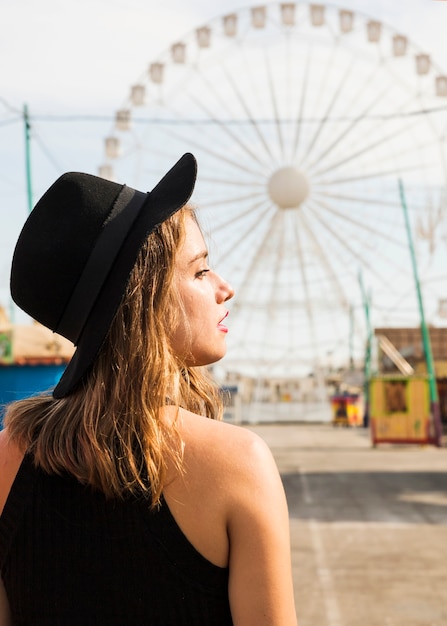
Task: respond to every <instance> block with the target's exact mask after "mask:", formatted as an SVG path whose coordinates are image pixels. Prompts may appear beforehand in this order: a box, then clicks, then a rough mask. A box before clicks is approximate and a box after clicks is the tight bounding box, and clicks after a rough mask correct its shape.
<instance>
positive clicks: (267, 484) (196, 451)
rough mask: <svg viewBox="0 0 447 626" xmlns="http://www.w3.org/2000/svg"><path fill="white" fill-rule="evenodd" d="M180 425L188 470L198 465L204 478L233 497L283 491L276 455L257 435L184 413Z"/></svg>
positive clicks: (231, 425) (197, 467)
mask: <svg viewBox="0 0 447 626" xmlns="http://www.w3.org/2000/svg"><path fill="white" fill-rule="evenodd" d="M179 424H180V430H181V436H182V438H183V441H184V444H185V461H186V463H187V465H188V467H189V468H191V465H194V466H195V469H196V470H197V471H198V472H200V474H201V475H202V476H203V475H204V472H206V473H207V475H208V476H210V478H211V477H212V479H213V480H217V481H218V484H219V485H220V487H221V488H224V489H225V487H228V491H229V492H230V493H231V494H232V496H234V497H237V496H238V495H239V496H240V497H245V495H247V492H248V491H250V490H253V489H261V488H262V489H263V490H269V489H272V488H274V489H275V488H280V489H281V487H282V486H281V484H280V478H279V472H278V470H277V467H276V463H275V461H274V459H273V455H272V453H271V451H270V449H269V447H268V446H267V444H266V443H265V441H264V440H263V439H262V438H261V437H259V435H257V434H256V433H253V432H252V431H250V430H249V429H247V428H244V427H242V426H236V425H234V424H228V423H226V422H219V421H216V420H210V419H207V418H205V417H201V416H199V415H195V414H193V413H189V412H187V411H183V410H181V412H180V416H179Z"/></svg>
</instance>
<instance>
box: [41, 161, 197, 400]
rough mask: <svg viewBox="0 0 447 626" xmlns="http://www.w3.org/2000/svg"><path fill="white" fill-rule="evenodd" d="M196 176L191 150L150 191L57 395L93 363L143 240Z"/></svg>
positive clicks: (186, 195)
mask: <svg viewBox="0 0 447 626" xmlns="http://www.w3.org/2000/svg"><path fill="white" fill-rule="evenodd" d="M196 176H197V163H196V160H195V158H194V156H193V155H192V154H189V153H187V154H185V155H183V156H182V157H181V159H179V161H177V163H176V164H175V165H174V166H173V167H172V168H171V169H170V170H169V172H168V173H167V174H166V175H165V176H164V177H163V178H162V179H161V180H160V182H159V183H158V184H157V185H156V186H155V187H154V188H153V190H152V191H151V192H149V193H148V194H147V200H146V201H145V202H144V204H143V205H142V207H141V209H140V212H139V214H138V216H137V218H136V219H135V221H134V223H133V224H132V228H131V229H130V231H129V234H128V235H127V237H126V239H125V241H124V243H123V245H122V247H121V250H120V252H119V254H118V255H117V258H116V260H115V262H114V264H113V266H112V267H111V270H110V272H109V274H108V276H107V278H106V280H105V282H104V284H103V286H102V289H101V292H100V294H99V295H98V297H97V299H96V302H95V304H94V306H93V308H92V310H91V312H90V315H89V317H88V320H87V322H86V324H85V326H84V329H83V331H82V333H81V335H80V337H79V340H78V342H77V347H76V351H75V353H74V354H73V357H72V359H71V360H70V362H69V363H68V365H67V367H66V369H65V370H64V372H63V374H62V377H61V379H60V380H59V382H58V384H57V385H56V387H55V388H54V390H53V396H54V398H63V397H65V396H67V395H69V394H70V393H71V392H72V391H73V390H74V389H75V387H76V386H77V385H78V384H79V383H80V381H81V379H82V378H83V377H84V376H85V374H86V373H87V372H88V370H89V369H90V367H91V366H92V364H93V361H94V360H95V357H96V356H97V354H98V352H99V350H100V348H101V345H102V343H103V342H104V339H105V338H106V336H107V333H108V331H109V328H110V325H111V323H112V321H113V318H114V316H115V313H116V311H117V309H118V307H119V304H120V302H121V299H122V297H123V295H124V292H125V290H126V286H127V283H128V280H129V276H130V273H131V271H132V269H133V267H134V265H135V262H136V260H137V257H138V253H139V251H140V249H141V247H142V245H143V243H144V242H145V240H146V239H147V237H148V236H149V234H150V233H151V232H152V231H153V230H154V229H155V228H156V227H157V226H158V225H159V224H161V223H162V222H164V221H165V220H166V219H168V218H169V217H170V216H171V215H173V214H174V213H176V211H178V210H179V209H181V208H182V207H183V206H184V205H185V204H186V203H187V202H188V200H189V199H190V197H191V195H192V192H193V190H194V185H195V181H196Z"/></svg>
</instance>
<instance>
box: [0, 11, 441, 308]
mask: <svg viewBox="0 0 447 626" xmlns="http://www.w3.org/2000/svg"><path fill="white" fill-rule="evenodd" d="M260 4H262V3H261V2H259V0H245V1H244V2H243V3H242V4H241V2H239V1H238V0H163V2H160V0H156V1H155V0H78V1H77V2H76V3H74V2H66V1H64V0H16V1H15V2H10V1H9V0H0V7H1V23H2V35H1V37H0V57H1V58H2V70H1V72H2V80H1V85H2V87H1V92H0V165H1V167H0V220H1V223H2V226H1V231H0V304H1V305H3V306H7V305H8V302H7V301H8V297H9V296H8V279H9V264H10V257H11V254H12V249H13V246H14V243H15V239H16V236H17V234H18V232H19V229H20V227H21V225H22V223H23V221H24V220H25V219H26V216H27V211H28V209H27V200H26V182H25V181H26V177H25V155H24V127H23V120H22V119H21V115H22V111H23V107H24V105H25V104H26V105H27V106H28V110H29V114H30V117H31V123H32V142H31V171H32V180H33V193H34V202H35V201H37V199H38V197H39V196H40V195H41V194H42V193H43V192H44V191H45V189H46V188H47V187H48V186H49V184H51V182H53V180H55V179H56V178H57V177H58V176H59V175H60V174H62V173H63V172H64V171H67V170H73V169H76V170H83V171H88V172H91V173H97V171H96V170H97V167H98V165H99V164H100V162H101V158H102V153H103V138H104V136H105V134H106V133H107V129H108V128H109V127H110V125H111V124H112V122H113V117H114V115H115V112H116V111H117V110H118V109H119V108H120V106H121V104H122V102H123V101H124V100H125V98H126V97H127V95H128V93H129V89H130V86H131V85H132V84H134V83H135V82H136V81H137V80H138V77H139V76H141V74H142V73H143V72H144V71H145V70H146V68H147V67H148V64H149V63H150V62H152V61H154V60H156V58H157V57H158V56H159V55H160V54H162V53H163V52H164V51H165V50H167V49H168V48H169V46H170V45H171V44H172V43H174V42H176V41H178V40H181V39H182V37H184V36H185V35H186V34H188V33H190V32H191V31H193V30H194V29H195V28H197V27H199V26H202V25H205V24H206V23H207V22H209V21H210V20H212V19H214V18H216V17H219V16H223V15H225V14H228V13H230V12H232V11H236V12H237V11H238V10H240V9H243V8H244V9H245V8H246V7H247V6H258V5H260ZM297 4H298V3H297ZM331 5H332V6H336V7H340V8H346V9H351V10H353V11H356V12H359V13H362V14H366V15H368V16H370V17H371V18H374V19H377V20H380V21H382V22H384V23H385V24H387V25H389V26H391V27H392V28H393V29H395V30H396V31H398V32H401V33H402V34H405V35H407V36H408V37H409V39H410V40H411V41H412V42H413V43H414V44H416V45H417V46H418V47H419V48H420V49H421V50H422V51H425V52H427V53H429V54H430V55H431V56H432V58H433V60H434V61H436V63H437V64H438V65H439V66H440V67H441V68H443V69H444V73H447V41H446V37H445V32H446V24H447V1H443V0H394V1H393V2H390V1H389V0H334V2H332V3H331ZM45 116H48V118H47V119H45ZM83 116H84V117H85V119H84V121H82V122H81V121H80V120H81V118H82V117H83ZM89 116H91V118H94V120H92V119H90V120H89ZM98 118H103V119H102V120H101V119H98ZM49 120H51V121H49ZM55 135H57V139H55Z"/></svg>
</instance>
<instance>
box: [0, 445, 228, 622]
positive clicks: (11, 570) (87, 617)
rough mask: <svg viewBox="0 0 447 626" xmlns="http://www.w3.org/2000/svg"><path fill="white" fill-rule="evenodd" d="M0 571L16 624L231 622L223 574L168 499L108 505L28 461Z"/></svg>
mask: <svg viewBox="0 0 447 626" xmlns="http://www.w3.org/2000/svg"><path fill="white" fill-rule="evenodd" d="M0 571H1V576H2V579H3V583H4V586H5V589H6V593H7V596H8V599H9V603H10V606H11V611H12V616H13V623H14V624H17V625H20V626H25V625H26V626H31V625H32V626H90V625H91V626H115V625H116V626H131V625H136V626H143V625H152V624H153V625H155V626H183V625H184V626H202V625H203V626H205V625H206V626H229V625H231V624H232V619H231V614H230V608H229V601H228V569H224V568H220V567H217V566H215V565H213V564H212V563H210V562H209V561H207V560H206V559H205V558H204V557H203V556H201V555H200V554H199V553H198V552H197V550H196V549H195V548H194V547H193V546H192V545H191V544H190V543H189V541H188V540H187V539H186V537H185V536H184V535H183V533H182V531H181V530H180V528H179V527H178V525H177V524H176V522H175V520H174V518H173V517H172V515H171V513H170V511H169V508H168V506H167V504H166V502H164V501H163V503H162V506H161V508H160V509H159V510H158V511H155V512H151V511H150V510H149V507H148V504H147V502H143V501H137V500H136V499H132V500H130V499H129V500H127V501H123V502H122V501H117V500H108V499H106V498H105V497H104V495H103V494H101V493H98V492H94V491H92V490H91V489H90V488H89V487H85V486H83V485H81V484H80V483H79V482H78V481H77V480H75V479H73V478H72V477H68V476H66V477H60V476H55V475H51V476H50V475H47V474H46V473H44V472H43V471H41V470H40V469H36V468H35V467H34V465H33V462H32V460H31V458H30V457H29V456H28V455H26V456H25V458H24V460H23V463H22V465H21V466H20V469H19V471H18V474H17V476H16V479H15V481H14V483H13V485H12V488H11V492H10V494H9V497H8V500H7V502H6V505H5V508H4V511H3V514H2V516H1V517H0Z"/></svg>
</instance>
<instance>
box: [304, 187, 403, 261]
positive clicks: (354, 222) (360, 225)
mask: <svg viewBox="0 0 447 626" xmlns="http://www.w3.org/2000/svg"><path fill="white" fill-rule="evenodd" d="M315 205H316V206H318V208H319V209H322V210H323V211H326V212H327V213H330V214H331V215H335V216H336V217H338V218H340V219H341V220H342V221H343V222H344V223H345V224H349V225H351V226H355V227H356V228H357V229H358V232H361V231H363V232H364V234H365V235H367V236H368V235H376V236H377V237H378V238H379V240H386V241H389V242H391V243H393V244H395V245H397V246H399V247H402V248H404V249H406V248H407V246H406V245H405V244H404V243H403V241H402V240H401V239H397V238H395V237H393V236H392V235H391V234H390V226H395V222H393V223H387V222H382V226H383V227H384V228H385V229H386V230H380V229H378V228H375V227H374V226H373V225H372V224H371V223H370V222H367V221H366V220H365V219H363V220H359V219H355V218H354V217H353V216H352V215H348V214H346V213H342V212H341V211H338V210H337V209H336V208H334V207H333V206H331V205H330V204H328V203H327V202H324V201H323V200H319V199H318V200H317V199H316V198H315Z"/></svg>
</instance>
